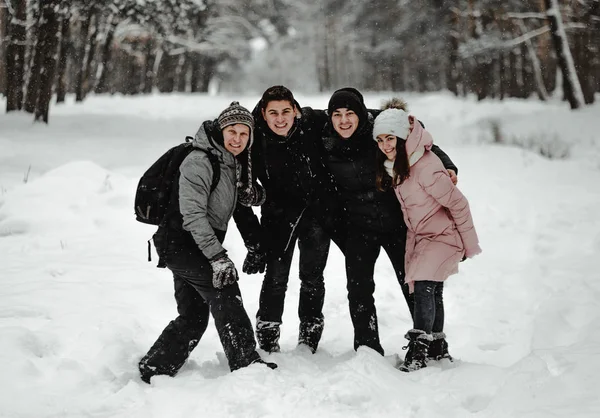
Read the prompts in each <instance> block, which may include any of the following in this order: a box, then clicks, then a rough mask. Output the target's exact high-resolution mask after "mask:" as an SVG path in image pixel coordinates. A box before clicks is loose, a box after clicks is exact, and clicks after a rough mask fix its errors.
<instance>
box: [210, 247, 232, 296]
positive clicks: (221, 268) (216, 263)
mask: <svg viewBox="0 0 600 418" xmlns="http://www.w3.org/2000/svg"><path fill="white" fill-rule="evenodd" d="M209 261H210V266H211V267H212V270H213V278H212V282H213V286H214V287H215V288H217V289H222V288H223V287H225V286H227V285H230V284H234V283H235V282H236V281H237V280H238V272H237V270H236V269H235V265H234V264H233V261H231V259H230V258H229V257H227V253H226V252H225V251H223V252H221V253H219V254H217V255H216V256H215V257H213V258H212V259H211V260H209Z"/></svg>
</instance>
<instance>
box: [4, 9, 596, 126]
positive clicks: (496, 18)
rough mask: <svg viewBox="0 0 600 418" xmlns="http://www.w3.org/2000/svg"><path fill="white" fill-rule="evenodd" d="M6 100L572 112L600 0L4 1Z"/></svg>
mask: <svg viewBox="0 0 600 418" xmlns="http://www.w3.org/2000/svg"><path fill="white" fill-rule="evenodd" d="M0 39H1V42H0V94H1V95H4V96H6V111H7V112H9V111H25V112H29V113H32V114H33V115H34V119H35V120H40V121H45V122H48V119H49V108H50V103H51V102H52V101H53V100H56V101H57V102H58V103H61V102H64V100H65V96H66V95H67V94H70V93H72V94H74V95H75V98H76V101H78V102H80V101H83V100H84V99H85V98H86V96H88V95H89V94H90V93H95V94H105V93H111V94H114V93H122V94H126V95H136V94H148V93H151V92H154V91H158V92H161V93H169V92H212V93H217V92H220V93H237V92H242V93H250V94H252V93H259V92H261V91H262V90H264V89H265V88H266V87H268V86H270V85H272V84H275V81H276V82H277V83H278V84H284V85H286V86H288V87H290V88H291V89H292V90H297V89H301V90H302V91H303V92H305V93H311V92H322V93H323V92H325V93H326V92H331V91H333V90H334V89H336V88H339V87H343V86H347V85H351V86H354V87H357V88H358V89H360V90H364V91H396V92H397V91H402V92H431V91H440V90H449V91H451V92H452V93H453V94H455V95H457V96H464V95H468V94H474V95H476V97H477V99H478V100H483V99H486V98H498V99H504V98H506V97H516V98H526V97H530V96H537V97H539V99H540V100H547V98H548V97H549V96H550V95H552V94H553V93H556V94H557V95H560V96H561V97H562V98H563V99H564V100H566V101H567V102H568V103H569V105H570V107H571V108H572V109H577V108H581V107H582V106H584V105H585V104H591V103H593V102H594V94H595V93H596V92H598V91H600V54H599V51H600V1H598V0H525V1H523V0H503V1H499V0H446V1H444V0H423V1H418V2H416V1H408V0H373V1H368V2H367V1H363V0H344V1H341V0H313V1H306V2H298V1H292V0H73V1H66V0H0Z"/></svg>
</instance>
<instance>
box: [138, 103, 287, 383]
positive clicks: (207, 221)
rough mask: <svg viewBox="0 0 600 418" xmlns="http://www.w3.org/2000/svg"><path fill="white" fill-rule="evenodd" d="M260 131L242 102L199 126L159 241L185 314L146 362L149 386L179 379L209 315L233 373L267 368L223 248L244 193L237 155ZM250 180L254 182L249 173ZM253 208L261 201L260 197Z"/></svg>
mask: <svg viewBox="0 0 600 418" xmlns="http://www.w3.org/2000/svg"><path fill="white" fill-rule="evenodd" d="M253 130H254V119H253V117H252V114H251V113H250V112H249V111H248V110H247V109H246V108H244V107H242V106H240V105H239V103H238V102H233V103H231V105H230V106H229V107H228V108H227V109H225V110H224V111H223V112H222V113H221V114H220V115H219V117H218V119H216V120H213V121H205V122H204V123H203V124H202V125H201V126H200V129H199V130H198V132H197V133H196V136H195V138H194V141H193V143H192V144H193V147H194V148H195V149H194V150H193V151H191V152H190V154H189V155H188V156H187V157H186V158H185V159H184V160H183V162H182V164H181V166H180V168H179V178H178V179H177V181H176V182H175V184H174V187H173V192H172V195H171V200H170V203H169V208H168V210H167V215H166V216H165V220H163V222H161V224H160V226H159V229H158V231H157V232H156V234H155V235H154V237H153V239H154V244H155V246H156V251H157V253H158V255H159V257H160V259H161V261H162V262H163V263H164V264H165V265H166V267H167V268H168V269H169V270H171V271H172V273H173V280H174V285H175V301H176V302H177V311H178V313H179V316H178V317H177V318H175V319H174V320H173V321H171V322H170V323H169V324H168V325H167V327H166V328H165V329H164V330H163V332H162V334H161V335H160V336H159V337H158V340H156V342H155V343H154V345H153V346H152V347H151V348H150V350H149V351H148V353H147V354H146V355H145V356H144V357H143V358H142V359H141V360H140V362H139V370H140V374H141V378H142V380H143V381H144V382H146V383H150V378H151V377H152V376H155V375H169V376H174V375H175V374H177V372H178V371H179V369H180V368H181V367H182V366H183V364H184V363H185V361H186V360H187V358H188V356H189V355H190V353H191V352H192V350H193V349H194V348H195V347H196V345H197V344H198V342H199V341H200V339H201V338H202V335H203V334H204V331H205V330H206V327H207V325H208V320H209V312H210V313H211V314H212V316H213V319H214V323H215V326H216V328H217V332H218V334H219V338H220V340H221V344H222V345H223V349H224V351H225V356H226V357H227V361H228V362H229V368H230V369H231V370H232V371H233V370H236V369H239V368H242V367H245V366H248V365H250V364H253V363H265V362H264V361H263V360H261V358H260V356H259V354H258V353H257V351H256V341H255V339H254V333H253V330H252V323H251V322H250V319H249V318H248V315H247V313H246V311H245V309H244V306H243V304H242V297H241V294H240V289H239V286H238V284H237V280H238V273H237V270H236V268H235V266H234V264H233V262H232V261H231V259H230V258H229V257H228V256H227V251H226V250H225V249H224V248H223V247H222V243H223V240H224V239H225V233H226V231H227V224H228V223H229V220H230V219H231V216H232V214H233V211H234V207H235V205H236V199H237V195H238V193H237V186H238V182H239V180H240V173H241V166H240V162H239V161H238V157H243V156H244V155H245V154H244V151H245V150H246V148H247V147H250V146H251V145H252V136H253ZM208 152H210V153H212V154H213V155H216V156H217V158H218V161H219V169H220V176H219V182H218V183H217V185H216V188H215V189H214V191H212V192H211V184H212V179H213V167H212V164H211V162H210V159H209V157H208V155H207V153H208ZM246 176H247V178H248V179H249V181H251V179H252V174H251V169H250V168H249V169H248V170H247V173H246ZM263 195H264V193H263ZM255 197H256V196H255ZM251 200H253V199H252V198H249V200H248V202H246V203H249V202H250V201H251ZM254 203H255V204H260V203H262V202H261V201H260V198H259V199H258V200H257V201H255V202H254ZM266 364H267V366H269V367H270V368H275V367H277V366H276V365H275V364H274V363H266Z"/></svg>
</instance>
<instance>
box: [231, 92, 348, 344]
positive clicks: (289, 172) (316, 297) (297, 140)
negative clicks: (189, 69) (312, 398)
mask: <svg viewBox="0 0 600 418" xmlns="http://www.w3.org/2000/svg"><path fill="white" fill-rule="evenodd" d="M253 115H254V118H255V120H256V130H255V144H254V146H253V148H252V166H253V172H254V173H255V176H256V177H257V178H258V179H259V180H260V182H261V184H262V185H263V186H264V188H265V189H266V195H267V198H266V201H265V203H264V204H263V205H262V207H261V222H260V228H261V230H262V240H261V245H260V246H259V247H256V246H255V247H254V248H252V243H251V242H249V241H251V240H249V239H247V238H246V237H247V236H248V234H245V233H244V231H242V230H240V231H241V232H242V236H243V237H244V241H245V242H246V246H247V247H250V250H249V252H248V256H247V257H246V260H245V262H244V272H247V273H258V272H259V271H260V272H262V271H263V270H262V269H263V268H264V262H265V261H266V273H265V277H264V281H263V285H262V289H261V293H260V300H259V309H258V312H257V315H256V335H257V339H258V343H259V346H260V347H261V348H262V349H263V350H265V351H267V352H277V351H279V350H280V346H279V337H280V326H281V323H282V315H283V309H284V300H285V292H286V290H287V283H288V279H289V273H290V267H291V263H292V257H293V254H294V248H295V245H296V241H298V247H299V250H300V282H301V284H300V300H299V306H298V316H299V318H300V327H299V328H300V329H299V335H298V344H305V345H306V346H308V348H309V349H310V350H311V351H312V352H313V353H314V352H315V351H316V349H317V346H318V344H319V341H320V339H321V334H322V332H323V326H324V319H323V303H324V298H325V285H324V278H323V270H324V269H325V264H326V262H327V256H328V254H329V245H330V237H332V238H334V239H335V240H336V243H338V245H340V247H341V246H342V245H343V240H342V239H338V235H337V234H338V233H339V231H338V229H337V228H336V226H335V225H336V222H337V220H338V214H337V213H336V211H337V209H336V206H335V204H336V200H335V199H332V197H333V196H334V184H333V181H332V178H331V176H330V174H329V172H328V170H327V168H326V166H325V164H324V162H323V159H322V158H323V155H324V154H323V149H322V142H321V132H322V129H323V126H324V124H325V123H326V121H327V118H326V114H325V112H323V111H315V110H313V109H311V108H309V107H305V108H300V105H299V104H298V102H297V101H296V100H295V99H294V96H293V94H292V92H291V91H290V90H289V89H287V88H286V87H283V86H273V87H270V88H269V89H267V90H266V91H265V92H264V94H263V96H262V98H261V100H260V102H259V103H258V105H257V106H256V108H255V109H254V111H253ZM240 217H246V218H247V219H248V218H252V217H254V214H253V213H251V211H249V209H248V208H240V207H238V211H237V213H236V221H237V220H238V219H239V218H240ZM254 218H255V217H254ZM245 223H246V224H247V223H248V221H247V220H246V221H245ZM255 223H256V225H258V221H257V220H256V221H255Z"/></svg>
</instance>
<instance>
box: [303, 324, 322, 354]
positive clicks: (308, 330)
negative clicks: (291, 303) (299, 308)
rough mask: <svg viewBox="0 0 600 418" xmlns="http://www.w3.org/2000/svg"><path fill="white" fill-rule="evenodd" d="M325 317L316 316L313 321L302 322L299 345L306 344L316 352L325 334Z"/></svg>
mask: <svg viewBox="0 0 600 418" xmlns="http://www.w3.org/2000/svg"><path fill="white" fill-rule="evenodd" d="M323 327H324V321H323V318H315V319H313V320H312V321H310V322H309V321H304V322H300V332H299V333H298V345H301V344H304V345H306V346H307V347H308V348H309V349H310V351H311V352H312V353H313V354H314V353H315V351H317V347H318V346H319V341H321V335H323Z"/></svg>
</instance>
